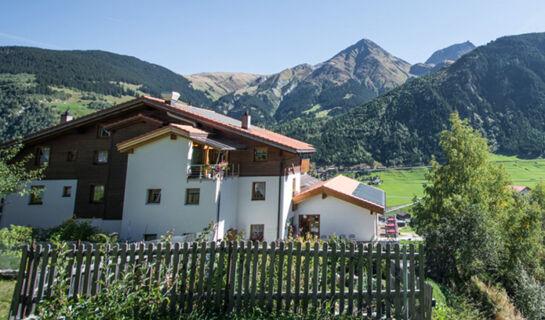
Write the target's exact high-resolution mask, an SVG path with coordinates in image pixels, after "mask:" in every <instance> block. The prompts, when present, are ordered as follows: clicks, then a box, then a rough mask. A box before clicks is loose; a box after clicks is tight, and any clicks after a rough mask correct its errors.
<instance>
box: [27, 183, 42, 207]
mask: <svg viewBox="0 0 545 320" xmlns="http://www.w3.org/2000/svg"><path fill="white" fill-rule="evenodd" d="M44 190H45V187H44V186H32V187H30V203H29V204H42V203H44Z"/></svg>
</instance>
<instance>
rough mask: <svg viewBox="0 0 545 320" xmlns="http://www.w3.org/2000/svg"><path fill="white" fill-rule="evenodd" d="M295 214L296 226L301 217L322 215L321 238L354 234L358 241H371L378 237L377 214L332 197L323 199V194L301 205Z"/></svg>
mask: <svg viewBox="0 0 545 320" xmlns="http://www.w3.org/2000/svg"><path fill="white" fill-rule="evenodd" d="M295 214H296V218H295V223H296V224H298V223H299V217H298V216H299V215H304V214H318V215H320V236H322V235H326V236H330V235H331V234H335V235H337V236H339V235H341V234H344V235H346V237H348V236H349V235H350V234H354V235H355V236H356V240H358V241H371V240H373V239H375V237H376V216H377V214H376V213H374V214H371V212H370V211H369V210H368V209H365V208H362V207H359V206H356V205H353V204H351V203H349V202H346V201H343V200H340V199H337V198H335V197H332V196H328V197H327V198H325V199H322V195H321V194H319V195H316V196H315V197H312V198H310V199H308V200H306V201H304V202H302V203H300V204H299V206H298V209H297V211H295Z"/></svg>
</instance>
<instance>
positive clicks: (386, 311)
mask: <svg viewBox="0 0 545 320" xmlns="http://www.w3.org/2000/svg"><path fill="white" fill-rule="evenodd" d="M422 249H423V248H422V247H421V246H418V247H417V246H415V245H413V244H411V245H409V246H405V245H403V246H400V245H399V244H386V245H381V244H374V245H373V244H361V243H359V244H353V243H348V244H345V243H341V244H340V245H336V244H328V243H325V242H324V243H314V244H313V245H312V244H310V243H305V244H302V243H300V242H295V243H294V242H287V243H284V242H273V243H270V244H267V243H265V242H263V243H257V242H230V243H226V242H221V243H215V242H211V243H205V242H202V243H183V244H181V243H176V244H173V245H172V244H170V243H159V244H156V245H154V244H147V245H146V244H143V243H142V244H130V245H127V244H117V245H104V246H94V245H90V244H87V245H84V244H81V245H77V246H76V245H72V246H71V247H70V250H69V251H68V253H67V255H63V256H62V257H63V258H62V259H60V260H62V261H59V259H57V258H58V257H59V250H58V249H54V248H52V247H51V246H50V245H36V246H26V247H25V248H23V253H22V258H21V266H20V269H19V274H18V278H17V283H16V286H15V290H14V295H13V300H12V305H11V311H10V319H19V318H24V317H25V316H28V315H30V314H32V313H33V312H34V311H35V308H36V305H37V304H39V303H40V301H42V300H43V299H47V298H49V297H51V295H52V292H54V288H55V286H56V285H57V280H58V279H57V278H59V277H58V276H56V274H57V272H58V269H59V266H62V267H65V268H66V269H65V270H67V273H68V274H67V275H66V279H67V280H65V283H66V282H68V283H69V284H68V287H69V295H70V296H71V297H85V296H94V295H96V294H97V293H98V292H100V290H102V289H103V288H104V286H107V285H108V284H109V283H111V281H114V280H115V279H121V278H122V277H123V275H124V274H125V273H126V272H129V271H131V270H134V267H135V266H137V265H140V266H141V265H143V264H145V265H147V266H149V268H148V270H150V275H152V276H151V280H150V281H166V279H168V281H174V282H173V283H174V285H173V286H172V287H171V289H170V290H169V291H168V292H165V295H168V296H169V298H170V304H169V305H168V306H163V307H164V308H169V310H167V311H170V312H172V314H177V313H180V312H191V311H192V310H194V309H196V308H202V309H203V310H213V311H216V312H222V313H225V312H227V313H229V312H237V311H240V310H242V309H251V308H256V307H257V308H260V309H262V310H271V311H284V310H292V311H295V312H301V313H307V312H317V311H320V312H324V311H327V312H331V313H335V314H343V313H345V314H354V315H361V316H362V317H368V318H377V319H381V318H387V319H431V309H432V287H431V285H429V284H428V283H426V282H425V275H424V268H423V266H424V258H423V255H420V254H419V252H422Z"/></svg>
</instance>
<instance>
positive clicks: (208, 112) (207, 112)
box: [176, 104, 240, 127]
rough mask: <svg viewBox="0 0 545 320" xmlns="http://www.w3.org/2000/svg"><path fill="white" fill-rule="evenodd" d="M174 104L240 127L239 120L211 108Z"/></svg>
mask: <svg viewBox="0 0 545 320" xmlns="http://www.w3.org/2000/svg"><path fill="white" fill-rule="evenodd" d="M176 106H177V107H179V108H182V109H187V110H189V111H191V112H195V113H198V114H200V115H201V116H205V117H208V118H211V119H214V120H217V121H221V122H224V123H227V124H230V125H233V126H238V127H240V121H239V120H236V119H233V118H231V117H228V116H226V115H223V114H220V113H217V112H214V111H212V110H208V109H203V108H196V107H192V106H186V105H182V104H177V105H176Z"/></svg>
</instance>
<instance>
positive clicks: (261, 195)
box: [252, 182, 265, 200]
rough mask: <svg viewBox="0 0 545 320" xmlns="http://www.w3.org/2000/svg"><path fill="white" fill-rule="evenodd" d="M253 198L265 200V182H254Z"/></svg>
mask: <svg viewBox="0 0 545 320" xmlns="http://www.w3.org/2000/svg"><path fill="white" fill-rule="evenodd" d="M252 200H265V182H254V183H252Z"/></svg>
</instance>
